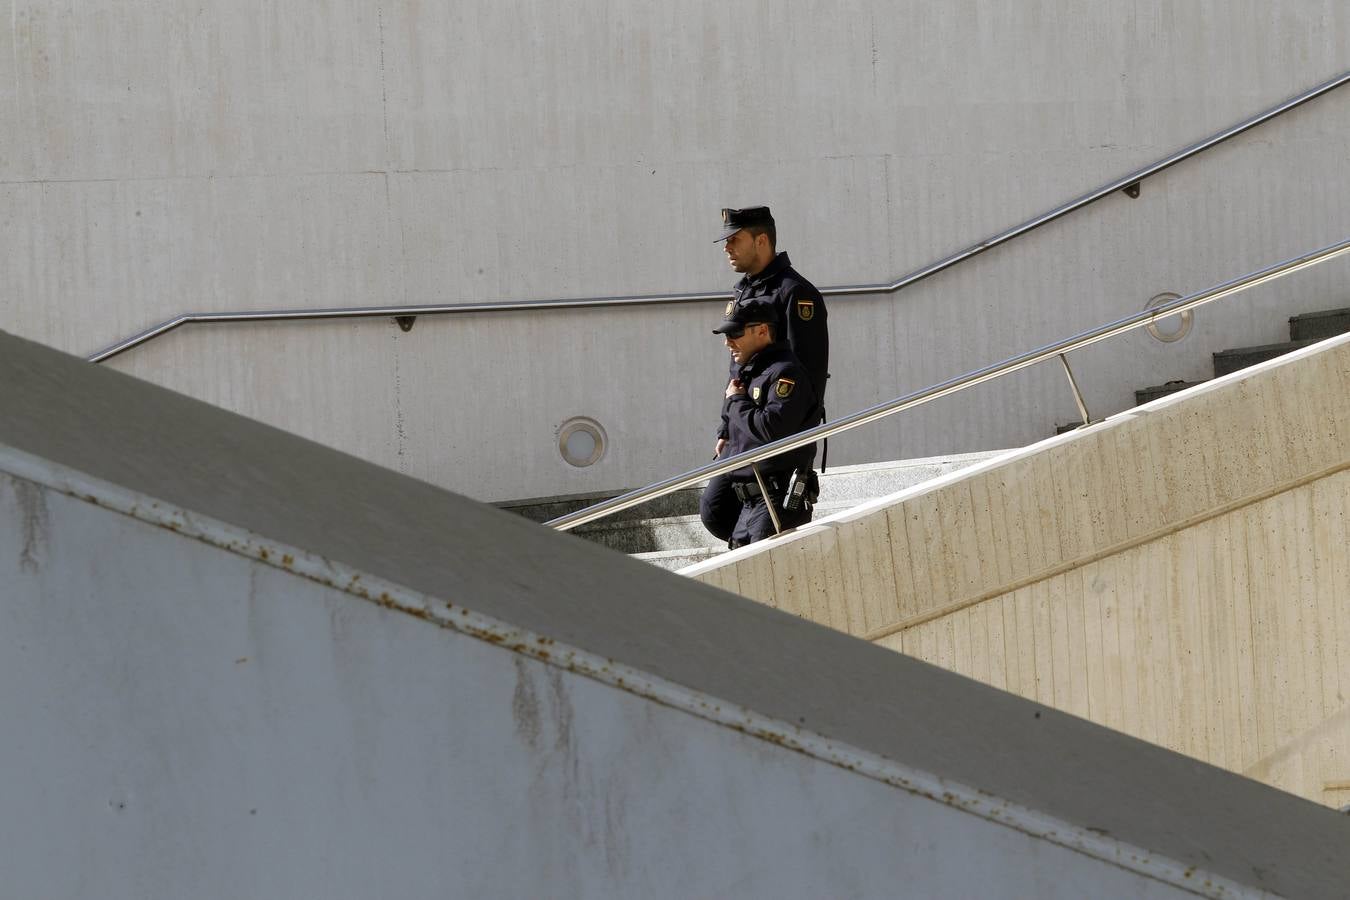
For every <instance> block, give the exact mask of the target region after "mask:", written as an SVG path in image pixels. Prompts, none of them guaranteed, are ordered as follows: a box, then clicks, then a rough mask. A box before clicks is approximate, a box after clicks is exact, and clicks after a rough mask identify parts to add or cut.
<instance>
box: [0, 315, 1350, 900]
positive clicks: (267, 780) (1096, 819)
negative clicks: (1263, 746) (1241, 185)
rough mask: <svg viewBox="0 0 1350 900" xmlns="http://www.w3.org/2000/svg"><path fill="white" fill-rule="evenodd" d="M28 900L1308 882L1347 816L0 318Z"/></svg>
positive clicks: (1334, 852) (1002, 891)
mask: <svg viewBox="0 0 1350 900" xmlns="http://www.w3.org/2000/svg"><path fill="white" fill-rule="evenodd" d="M0 720H3V721H4V722H5V724H6V740H5V741H4V742H0V868H3V870H4V872H5V878H6V885H7V886H9V887H10V888H11V893H17V894H19V895H23V896H41V897H52V896H58V897H59V896H88V895H97V896H100V897H173V898H177V897H182V896H194V897H195V896H207V897H213V896H222V897H224V896H229V897H237V896H258V897H275V896H303V897H309V896H338V897H344V896H363V897H364V896H372V895H379V896H386V897H401V896H409V897H411V896H432V895H436V896H445V895H449V896H510V897H515V896H681V897H683V896H690V895H694V896H718V897H720V896H733V895H743V894H747V893H749V894H761V893H762V894H766V895H770V896H812V897H817V896H831V897H833V896H877V895H884V894H887V893H893V892H895V891H897V890H898V891H901V892H904V891H907V890H908V891H912V892H914V893H918V894H922V895H924V896H938V897H941V896H961V897H964V896H1018V897H1022V896H1084V895H1088V894H1091V895H1092V896H1149V897H1157V896H1174V895H1176V894H1177V893H1178V891H1183V892H1187V891H1188V892H1193V893H1198V894H1200V895H1205V896H1221V897H1235V896H1236V897H1243V896H1269V895H1272V894H1273V895H1276V896H1289V897H1322V896H1328V897H1331V896H1338V895H1340V894H1341V893H1343V890H1344V885H1345V883H1346V882H1347V880H1348V879H1350V861H1347V859H1346V856H1345V853H1344V847H1345V846H1346V843H1347V841H1350V819H1347V818H1346V817H1344V816H1341V815H1337V814H1335V813H1333V812H1331V811H1329V810H1327V809H1325V808H1322V807H1319V806H1317V805H1315V804H1312V803H1308V802H1306V801H1304V800H1301V799H1299V798H1297V797H1294V796H1291V795H1289V794H1285V793H1283V792H1281V791H1277V790H1274V789H1272V788H1269V787H1267V786H1265V785H1262V784H1258V783H1256V782H1254V781H1251V780H1250V779H1246V778H1242V777H1239V776H1235V775H1233V774H1231V773H1228V772H1225V771H1222V770H1220V769H1217V768H1214V767H1212V766H1208V765H1204V764H1202V763H1198V762H1196V761H1194V760H1192V759H1188V758H1186V757H1184V756H1181V755H1179V754H1177V753H1173V752H1171V751H1168V750H1165V749H1162V748H1159V747H1157V746H1154V745H1151V744H1148V743H1145V742H1143V741H1139V740H1136V739H1134V738H1131V737H1129V736H1127V735H1123V734H1120V733H1118V732H1114V731H1110V730H1108V729H1106V728H1102V727H1101V726H1098V725H1095V724H1093V723H1091V722H1087V721H1085V720H1083V719H1080V718H1078V717H1075V716H1072V715H1068V714H1065V713H1061V712H1059V711H1057V710H1055V709H1052V708H1049V707H1046V706H1044V705H1041V704H1038V703H1035V702H1032V701H1028V700H1025V699H1023V698H1020V697H1016V696H1014V695H1012V694H1009V693H1007V692H1004V691H999V690H994V689H992V688H989V687H987V686H985V685H981V684H978V683H976V682H974V681H972V680H970V679H968V678H964V677H961V676H959V675H954V674H952V673H950V672H947V671H944V670H942V669H940V668H937V667H935V666H931V665H928V664H926V663H923V662H920V661H918V660H915V659H912V658H910V657H907V656H904V655H902V654H897V653H893V652H890V651H888V650H885V649H883V648H881V647H876V646H873V645H871V644H868V643H866V642H863V641H858V640H856V639H854V638H851V637H848V636H847V635H843V634H841V633H839V632H837V631H834V630H832V629H828V628H823V627H820V626H818V625H815V624H813V623H810V622H804V621H802V620H801V619H799V618H797V617H795V616H791V615H787V614H785V613H782V612H779V611H777V610H773V609H769V608H768V607H766V606H763V605H762V604H758V603H754V602H752V601H749V600H746V599H744V598H740V597H736V596H734V595H732V594H728V593H726V592H724V591H719V590H716V589H714V588H711V587H709V586H707V585H703V584H699V583H697V582H694V581H691V580H689V579H686V578H679V577H677V576H674V575H672V574H670V573H666V572H662V571H660V570H657V569H655V568H654V567H652V566H648V565H645V564H643V563H640V562H637V561H635V560H632V559H629V558H628V557H626V556H624V555H622V554H617V553H612V552H609V551H606V550H604V549H602V548H599V547H596V546H594V545H592V544H589V543H587V542H586V541H582V540H578V539H576V538H574V537H571V536H569V535H563V534H558V533H557V532H554V531H551V530H549V529H545V528H540V527H539V526H537V525H534V524H533V523H530V522H527V521H525V520H523V519H522V518H520V517H518V516H514V515H511V514H508V513H505V512H502V511H500V510H496V509H493V508H491V507H488V506H485V505H483V504H480V503H475V502H473V501H471V500H468V499H466V498H463V497H460V496H457V495H454V494H451V493H449V492H447V491H443V490H440V489H437V488H435V487H432V486H429V485H427V484H425V483H422V482H419V481H417V480H415V479H412V478H409V477H407V476H403V475H400V474H398V473H396V472H392V471H390V470H387V469H381V468H379V467H376V466H373V465H370V464H368V463H365V462H362V461H360V460H357V459H354V458H352V457H350V456H348V455H345V454H342V453H339V452H336V451H334V450H332V449H330V448H326V447H323V446H320V445H317V444H314V443H313V442H309V441H305V440H301V439H299V438H296V437H295V436H293V435H290V434H287V433H285V432H282V431H280V430H278V429H275V428H272V427H269V426H265V425H262V424H260V423H257V422H254V421H251V420H248V419H245V418H242V417H240V416H237V415H233V414H230V413H228V412H225V411H222V410H220V409H218V408H216V407H212V406H209V405H207V404H205V403H201V402H199V401H195V400H192V399H191V398H188V397H184V396H182V395H179V394H175V393H173V392H171V391H167V390H164V389H161V388H158V387H156V386H154V385H151V384H147V383H145V382H143V381H139V380H136V379H133V378H129V377H126V376H124V375H122V374H121V373H118V372H115V371H113V370H111V369H107V368H99V367H95V366H89V365H86V364H84V363H83V362H81V361H79V360H75V359H72V358H70V357H67V356H64V355H62V354H60V353H57V352H54V351H52V350H50V349H48V348H46V347H43V346H41V345H39V344H35V343H32V342H28V341H23V340H20V339H16V338H13V337H10V336H8V335H5V334H2V333H0Z"/></svg>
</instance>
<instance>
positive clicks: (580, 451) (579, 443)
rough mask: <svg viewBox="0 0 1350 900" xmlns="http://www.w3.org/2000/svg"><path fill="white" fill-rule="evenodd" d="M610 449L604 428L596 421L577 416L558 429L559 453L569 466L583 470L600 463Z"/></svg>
mask: <svg viewBox="0 0 1350 900" xmlns="http://www.w3.org/2000/svg"><path fill="white" fill-rule="evenodd" d="M608 449H609V438H608V436H607V435H606V434H605V429H604V427H603V426H602V425H601V424H600V423H599V422H597V421H595V420H594V419H590V418H587V417H586V416H575V417H573V418H571V419H568V420H567V421H566V422H564V423H562V425H561V426H559V428H558V452H559V453H561V454H562V458H563V459H564V460H565V461H566V462H567V464H568V465H569V466H576V467H577V468H578V469H583V468H585V467H586V466H593V465H595V464H596V463H598V462H599V461H600V460H601V459H602V458H603V457H604V455H605V451H606V450H608Z"/></svg>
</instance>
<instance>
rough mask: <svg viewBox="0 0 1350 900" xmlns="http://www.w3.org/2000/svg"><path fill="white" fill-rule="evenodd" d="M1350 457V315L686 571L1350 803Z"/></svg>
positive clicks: (1312, 794)
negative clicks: (1349, 713) (1349, 695)
mask: <svg viewBox="0 0 1350 900" xmlns="http://www.w3.org/2000/svg"><path fill="white" fill-rule="evenodd" d="M1347 468H1350V338H1346V337H1342V338H1335V339H1332V340H1329V341H1326V342H1324V343H1322V344H1320V345H1316V346H1314V347H1310V348H1307V349H1305V350H1301V351H1298V352H1296V353H1295V354H1292V355H1291V356H1289V357H1285V358H1283V359H1280V360H1276V361H1272V362H1271V363H1266V364H1263V365H1261V366H1259V367H1257V368H1255V369H1252V370H1248V371H1246V372H1243V373H1238V374H1236V375H1233V376H1229V377H1227V378H1224V379H1222V380H1219V381H1216V382H1213V383H1210V384H1207V385H1204V386H1201V387H1198V388H1194V389H1192V390H1190V391H1187V392H1184V393H1182V394H1177V395H1173V396H1172V397H1169V398H1165V399H1163V400H1159V401H1156V402H1154V403H1152V404H1149V405H1148V406H1145V407H1141V408H1139V409H1137V410H1135V411H1132V412H1129V413H1124V414H1121V415H1118V416H1116V417H1113V418H1111V419H1109V420H1107V421H1106V422H1104V423H1102V424H1100V425H1096V426H1093V427H1091V428H1089V429H1084V430H1082V431H1080V432H1077V433H1074V434H1068V435H1064V436H1061V437H1058V438H1055V439H1052V440H1049V441H1046V442H1044V443H1042V444H1040V445H1037V446H1034V447H1030V448H1027V449H1026V450H1023V451H1017V452H1015V453H1012V454H1009V455H1007V456H1005V457H1002V458H1000V459H995V460H992V461H990V462H989V463H987V464H984V465H982V466H980V467H978V468H977V469H976V470H974V471H973V472H972V473H971V474H966V475H961V474H959V473H958V475H957V476H954V477H952V478H949V479H945V480H944V481H943V482H939V483H937V484H936V485H930V486H928V487H926V488H919V489H914V490H911V491H907V492H903V493H901V494H899V495H896V497H894V498H886V499H882V500H880V501H877V502H875V503H872V504H869V505H867V506H866V507H863V508H861V509H859V510H856V511H853V512H850V513H848V514H843V515H839V516H835V517H832V518H831V519H828V520H825V521H823V522H821V523H816V524H813V525H812V526H810V527H808V528H807V529H803V530H802V531H801V532H799V533H798V534H796V535H793V536H790V537H787V538H783V539H781V540H779V541H777V542H771V543H768V544H765V545H763V546H761V547H751V548H747V549H745V550H742V551H737V552H736V553H733V554H728V555H727V556H726V557H723V558H722V560H719V561H717V562H710V563H707V564H703V565H700V566H695V567H691V568H690V569H688V570H686V572H687V573H689V574H693V575H695V577H698V578H700V579H702V580H705V581H708V582H709V583H712V584H716V585H719V586H721V587H724V588H727V589H730V590H735V591H737V592H739V593H742V594H743V595H745V596H749V597H754V598H757V599H760V600H761V601H762V602H767V603H771V604H773V605H775V606H777V607H778V608H780V609H786V610H789V611H792V612H795V613H797V614H798V615H802V616H806V617H808V618H811V619H813V620H815V621H818V622H822V623H824V624H828V625H831V626H833V627H836V628H840V629H843V630H846V631H848V632H850V633H852V634H856V635H859V636H861V637H865V638H868V639H870V640H873V641H877V642H879V643H881V644H883V645H885V646H888V647H892V648H894V649H897V650H902V651H903V652H905V653H908V654H911V655H915V656H918V657H920V658H923V659H926V660H929V661H931V662H935V663H938V664H939V665H943V666H945V667H947V668H951V669H954V670H956V671H959V672H962V673H964V674H968V675H971V676H972V677H976V678H979V679H981V680H983V681H985V682H987V683H990V684H993V685H995V686H997V687H1001V688H1005V689H1007V690H1012V691H1015V692H1017V693H1020V694H1022V695H1024V696H1027V697H1034V698H1036V699H1038V700H1040V701H1042V702H1045V703H1049V704H1053V705H1055V706H1057V707H1059V708H1061V709H1065V710H1068V711H1071V712H1074V713H1076V714H1078V715H1083V716H1086V717H1089V718H1092V719H1093V720H1095V721H1098V722H1101V723H1103V724H1107V725H1110V726H1112V727H1115V728H1120V729H1122V730H1125V731H1127V732H1129V733H1131V734H1135V735H1137V736H1141V737H1144V738H1146V739H1149V740H1153V741H1157V742H1159V743H1161V744H1163V745H1165V746H1168V747H1172V748H1173V749H1177V750H1180V751H1182V752H1185V753H1188V754H1191V755H1193V756H1196V757H1198V758H1201V759H1205V760H1207V761H1210V762H1213V763H1215V764H1217V765H1222V766H1226V767H1228V768H1231V769H1234V770H1236V771H1242V772H1248V773H1250V774H1252V775H1253V776H1254V777H1259V778H1262V779H1263V780H1267V781H1269V782H1270V783H1273V784H1277V785H1279V786H1282V787H1285V788H1287V789H1289V790H1292V791H1294V792H1296V793H1299V794H1302V795H1303V796H1306V797H1309V798H1311V799H1315V800H1318V801H1320V802H1327V803H1332V804H1335V805H1340V804H1342V803H1344V802H1347V801H1348V800H1350V796H1347V791H1350V770H1346V771H1344V772H1340V771H1339V769H1338V768H1337V767H1338V766H1343V763H1342V762H1341V761H1339V760H1338V759H1337V754H1336V753H1335V750H1334V748H1335V746H1336V741H1337V740H1338V739H1340V738H1341V737H1343V736H1344V735H1343V734H1342V732H1343V730H1344V723H1343V721H1342V720H1344V719H1345V718H1346V710H1347V708H1348V707H1347V705H1346V702H1345V699H1344V697H1343V696H1342V692H1341V690H1340V688H1339V685H1340V684H1341V683H1342V682H1343V681H1345V680H1346V679H1350V631H1347V630H1346V629H1345V627H1344V625H1343V624H1342V623H1344V622H1346V621H1350V606H1347V603H1350V552H1348V551H1347V550H1346V548H1347V546H1350V543H1347V538H1348V537H1350V530H1348V528H1347V526H1348V524H1350V474H1348V473H1347V471H1346V470H1347ZM723 560H725V561H723Z"/></svg>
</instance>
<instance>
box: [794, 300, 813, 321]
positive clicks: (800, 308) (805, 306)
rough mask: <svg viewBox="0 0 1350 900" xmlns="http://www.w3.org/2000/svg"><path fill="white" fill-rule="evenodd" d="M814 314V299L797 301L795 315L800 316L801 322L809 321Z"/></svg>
mask: <svg viewBox="0 0 1350 900" xmlns="http://www.w3.org/2000/svg"><path fill="white" fill-rule="evenodd" d="M815 314H816V301H814V300H798V301H797V315H798V316H799V317H800V318H801V320H802V321H803V322H809V321H811V317H812V316H814V315H815Z"/></svg>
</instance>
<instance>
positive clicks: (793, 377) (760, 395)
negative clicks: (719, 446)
mask: <svg viewBox="0 0 1350 900" xmlns="http://www.w3.org/2000/svg"><path fill="white" fill-rule="evenodd" d="M734 376H735V377H736V378H737V379H739V380H740V382H741V384H743V385H744V386H745V389H746V393H744V394H736V395H735V396H733V397H728V398H726V400H725V401H724V402H723V404H722V428H723V430H725V432H726V436H727V446H726V449H725V450H724V451H723V452H722V456H723V458H725V457H728V456H732V455H734V454H737V453H744V452H745V451H746V450H753V449H755V448H756V447H763V446H764V445H765V444H767V443H770V442H771V441H776V440H779V439H780V438H785V437H788V436H789V435H793V434H796V433H797V432H799V431H805V430H806V429H807V428H810V427H811V426H813V425H815V424H816V420H817V419H818V418H819V413H818V412H817V409H818V403H817V401H816V392H815V389H814V388H813V387H812V383H811V377H810V375H809V373H808V372H807V370H806V368H805V367H804V366H803V365H802V364H801V362H800V361H799V360H798V359H797V356H796V354H794V353H793V352H792V350H791V348H789V347H788V345H787V344H785V343H783V342H781V341H780V342H778V343H775V344H770V345H769V346H768V347H765V348H764V349H763V350H761V351H759V352H758V353H756V354H755V356H754V358H753V359H751V360H750V361H749V362H748V363H746V364H745V365H744V366H741V367H739V368H738V369H737V371H736V372H735V373H734ZM813 416H814V418H813ZM815 458H816V447H815V445H814V444H807V445H806V446H805V447H799V448H798V449H796V450H790V451H788V452H787V453H784V454H782V455H781V456H776V457H774V458H773V459H766V460H764V461H762V462H760V463H758V465H759V470H760V472H762V473H764V474H765V475H769V474H773V473H780V474H786V473H788V472H791V471H792V470H793V469H797V468H809V467H810V466H811V463H812V462H813V461H814V460H815ZM731 477H732V478H733V479H734V480H736V481H749V480H753V479H754V477H755V475H754V473H753V472H751V471H750V468H749V467H748V466H747V467H745V468H743V469H737V470H736V471H734V472H732V473H731Z"/></svg>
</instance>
